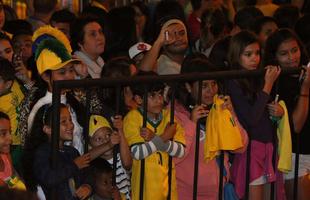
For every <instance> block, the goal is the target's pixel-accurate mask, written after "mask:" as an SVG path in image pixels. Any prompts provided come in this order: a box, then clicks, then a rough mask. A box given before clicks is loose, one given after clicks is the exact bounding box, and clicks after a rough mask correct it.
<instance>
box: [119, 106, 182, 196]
mask: <svg viewBox="0 0 310 200" xmlns="http://www.w3.org/2000/svg"><path fill="white" fill-rule="evenodd" d="M169 120H170V113H169V111H168V110H163V111H162V120H161V121H160V122H159V123H158V124H156V125H155V124H152V123H151V122H149V121H148V122H147V128H149V129H150V130H152V131H154V132H155V133H156V135H161V134H162V133H163V132H164V130H165V127H166V125H167V124H168V123H169ZM142 123H143V116H142V114H141V113H140V112H139V111H138V110H132V111H130V112H129V113H128V114H127V115H126V117H125V118H124V133H125V137H126V139H127V141H128V144H129V145H130V146H132V145H135V144H141V143H144V142H145V141H144V139H143V138H142V137H141V136H140V128H141V127H142ZM175 123H177V122H175ZM173 140H174V141H176V142H179V143H181V144H183V145H185V139H184V129H183V128H182V127H181V126H180V125H179V124H178V123H177V131H176V134H175V136H174V138H173ZM144 160H145V173H144V192H143V196H144V197H143V199H144V200H154V199H156V200H166V199H167V194H168V160H169V155H168V153H166V152H163V151H156V152H154V153H152V154H151V155H149V156H148V157H146V158H145V159H144ZM140 163H141V161H140V160H135V159H134V160H133V164H132V177H131V186H132V199H133V200H138V199H139V191H140V165H141V164H140ZM171 183H172V184H171V199H174V200H176V199H177V191H176V179H175V170H174V165H172V181H171Z"/></svg>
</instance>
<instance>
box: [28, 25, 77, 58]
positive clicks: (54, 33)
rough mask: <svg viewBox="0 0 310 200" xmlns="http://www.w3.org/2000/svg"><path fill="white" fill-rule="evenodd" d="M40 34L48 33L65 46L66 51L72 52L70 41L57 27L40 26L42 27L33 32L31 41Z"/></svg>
mask: <svg viewBox="0 0 310 200" xmlns="http://www.w3.org/2000/svg"><path fill="white" fill-rule="evenodd" d="M42 35H50V36H52V37H54V38H55V39H57V40H58V41H60V42H61V43H62V44H63V45H64V46H65V48H66V49H67V51H68V52H69V53H70V54H71V53H72V48H71V45H70V41H69V39H68V38H67V36H66V35H65V34H64V33H63V32H62V31H60V30H58V29H57V28H54V27H52V26H50V25H46V26H42V27H40V28H38V29H37V30H36V31H35V32H34V33H33V36H32V41H33V42H34V41H35V40H36V39H38V37H40V36H42Z"/></svg>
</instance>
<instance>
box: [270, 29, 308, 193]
mask: <svg viewBox="0 0 310 200" xmlns="http://www.w3.org/2000/svg"><path fill="white" fill-rule="evenodd" d="M264 60H265V64H267V65H268V64H271V63H274V62H276V63H277V64H278V65H279V66H280V67H287V68H298V67H301V66H305V65H306V64H307V62H309V60H308V56H307V54H306V51H305V49H304V47H303V44H302V42H301V41H300V40H299V39H298V37H297V36H296V35H295V34H294V32H292V31H291V30H289V29H279V30H278V31H276V32H274V33H273V34H272V35H270V37H269V38H268V39H267V42H266V49H265V57H264ZM305 69H306V71H305V74H303V76H302V77H303V80H302V79H300V77H298V76H296V75H286V76H281V77H280V79H279V88H278V91H277V92H278V94H279V96H280V97H281V98H282V99H283V100H284V101H285V103H286V105H287V109H288V113H289V116H290V117H291V120H290V122H291V127H292V128H291V129H292V130H291V132H292V133H293V134H292V146H293V156H292V171H290V172H289V173H287V174H285V179H286V181H285V185H286V196H287V198H288V199H293V183H294V180H293V179H294V173H295V155H296V154H295V153H296V152H299V153H300V157H299V168H298V177H299V178H298V179H299V184H298V196H299V199H310V190H309V185H310V180H309V178H307V175H309V173H310V147H309V144H308V143H309V140H310V135H309V129H310V119H309V114H308V113H309V87H310V81H309V80H310V76H309V75H310V68H309V67H307V68H305ZM297 135H298V137H299V141H297V138H298V137H297ZM297 142H298V143H297ZM298 148H299V149H298Z"/></svg>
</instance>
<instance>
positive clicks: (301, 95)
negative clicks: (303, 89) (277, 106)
mask: <svg viewBox="0 0 310 200" xmlns="http://www.w3.org/2000/svg"><path fill="white" fill-rule="evenodd" d="M299 96H300V97H309V94H300V95H299Z"/></svg>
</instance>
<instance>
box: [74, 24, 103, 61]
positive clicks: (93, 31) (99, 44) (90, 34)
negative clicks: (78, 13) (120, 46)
mask: <svg viewBox="0 0 310 200" xmlns="http://www.w3.org/2000/svg"><path fill="white" fill-rule="evenodd" d="M84 32H85V34H84V41H83V44H80V47H81V49H82V51H84V52H85V53H87V55H89V56H91V57H93V58H96V57H98V56H100V54H102V53H103V52H104V48H105V36H104V33H103V30H102V28H101V26H100V25H99V24H98V23H97V22H91V23H89V24H87V25H86V26H85V27H84Z"/></svg>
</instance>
